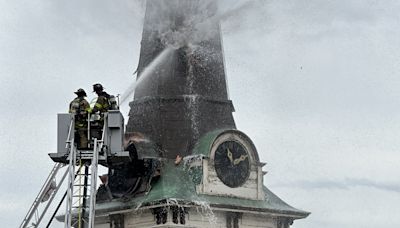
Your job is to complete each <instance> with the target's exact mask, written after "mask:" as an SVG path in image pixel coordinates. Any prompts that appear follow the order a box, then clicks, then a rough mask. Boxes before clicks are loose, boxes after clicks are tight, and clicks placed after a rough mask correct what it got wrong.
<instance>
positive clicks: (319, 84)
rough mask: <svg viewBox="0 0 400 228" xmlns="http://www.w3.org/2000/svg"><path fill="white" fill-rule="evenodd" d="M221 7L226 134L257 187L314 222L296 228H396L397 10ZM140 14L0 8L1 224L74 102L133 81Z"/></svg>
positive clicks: (31, 191)
mask: <svg viewBox="0 0 400 228" xmlns="http://www.w3.org/2000/svg"><path fill="white" fill-rule="evenodd" d="M233 9H238V10H233ZM221 10H222V11H229V10H233V12H232V13H231V14H229V16H228V17H225V18H224V20H223V22H222V29H223V44H224V51H225V62H226V71H227V80H228V85H229V94H230V98H231V99H232V100H233V103H234V106H235V109H236V113H235V114H234V116H235V120H236V124H237V126H238V128H239V129H240V130H242V131H243V132H245V133H247V134H248V135H249V136H250V137H251V138H252V139H253V141H254V143H255V145H256V147H257V149H258V152H259V154H260V159H261V160H262V161H264V162H267V166H266V167H264V169H265V170H266V171H268V174H267V175H266V177H265V184H266V186H267V187H269V188H270V189H271V190H272V191H273V192H274V193H276V194H277V195H278V196H280V197H281V198H282V199H283V200H285V201H286V202H288V203H289V204H291V205H292V206H294V207H296V208H299V209H303V210H306V211H310V212H312V214H311V215H310V216H309V217H308V218H307V219H304V220H299V221H295V223H294V225H293V227H295V228H321V227H324V228H338V227H340V228H355V227H360V228H377V227H400V217H399V215H400V171H399V167H400V153H399V148H400V140H399V136H400V99H399V98H400V96H399V95H400V73H399V72H400V30H399V28H400V14H399V12H400V1H398V0H385V1H378V0H335V1H333V0H324V1H323V0H252V1H251V0H250V1H245V0H240V1H235V2H234V3H233V2H232V1H230V0H224V1H223V2H222V5H221ZM143 16H144V5H143V2H142V1H139V0H120V1H105V0H87V1H77V0H70V1H44V0H41V1H39V0H37V1H28V0H18V1H7V0H0V97H1V99H0V106H1V112H0V145H1V150H0V156H1V159H0V167H1V168H0V170H1V172H0V179H1V180H2V183H3V184H2V185H1V186H2V187H1V188H0V221H2V227H17V226H18V225H19V224H20V222H21V221H22V218H23V216H24V215H25V214H26V212H27V210H28V208H29V206H30V204H31V203H32V201H33V199H34V197H35V196H36V194H37V192H38V191H39V189H40V187H41V185H42V184H43V181H44V179H45V178H46V176H47V175H48V172H49V171H50V169H51V167H52V166H53V162H52V161H51V160H50V158H49V157H48V156H47V153H50V152H55V151H56V114H57V113H60V112H66V111H67V108H68V103H69V102H70V101H71V100H72V99H73V98H74V94H73V91H75V90H76V89H77V88H80V87H83V88H84V89H86V91H87V92H88V94H89V98H90V99H92V98H94V94H92V93H90V92H91V85H92V84H94V83H97V82H100V83H102V84H103V85H104V86H105V87H106V90H107V91H108V92H109V93H111V94H118V93H123V92H124V91H125V90H126V89H127V88H128V87H129V84H130V83H131V82H133V81H134V79H135V78H134V76H133V75H132V73H133V72H134V71H135V69H136V67H137V63H138V57H139V50H140V39H141V29H142V23H143ZM123 111H124V112H125V113H126V112H127V111H128V109H127V108H126V107H124V109H123Z"/></svg>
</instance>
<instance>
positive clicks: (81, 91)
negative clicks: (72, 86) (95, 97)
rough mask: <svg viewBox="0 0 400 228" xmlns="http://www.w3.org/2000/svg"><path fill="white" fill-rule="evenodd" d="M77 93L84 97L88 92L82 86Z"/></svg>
mask: <svg viewBox="0 0 400 228" xmlns="http://www.w3.org/2000/svg"><path fill="white" fill-rule="evenodd" d="M74 93H75V94H76V95H78V96H80V95H81V96H84V97H86V92H85V90H84V89H82V88H80V89H78V90H77V91H76V92H74Z"/></svg>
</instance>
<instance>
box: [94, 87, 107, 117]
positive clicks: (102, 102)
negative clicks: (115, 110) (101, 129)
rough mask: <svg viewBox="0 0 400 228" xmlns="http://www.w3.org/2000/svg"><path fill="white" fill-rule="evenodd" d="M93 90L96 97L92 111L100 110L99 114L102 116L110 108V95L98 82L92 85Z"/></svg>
mask: <svg viewBox="0 0 400 228" xmlns="http://www.w3.org/2000/svg"><path fill="white" fill-rule="evenodd" d="M93 92H96V94H97V96H98V97H97V101H96V104H94V107H93V110H92V112H93V113H96V112H100V115H101V116H103V115H104V113H105V112H107V111H108V110H109V109H110V95H109V94H108V93H106V92H104V88H103V86H102V85H101V84H99V83H96V84H94V85H93Z"/></svg>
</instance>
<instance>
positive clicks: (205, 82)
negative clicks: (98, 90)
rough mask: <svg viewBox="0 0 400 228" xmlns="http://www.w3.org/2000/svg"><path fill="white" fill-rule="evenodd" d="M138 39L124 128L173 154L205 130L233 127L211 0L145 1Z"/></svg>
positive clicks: (183, 152) (186, 151)
mask: <svg viewBox="0 0 400 228" xmlns="http://www.w3.org/2000/svg"><path fill="white" fill-rule="evenodd" d="M141 44H142V46H141V52H140V60H139V67H138V79H137V87H136V91H135V96H134V101H133V102H131V103H130V107H131V110H130V113H129V117H130V118H129V121H128V125H127V132H139V133H141V134H142V135H144V136H145V137H146V138H147V139H149V140H151V141H153V142H155V143H157V144H158V145H159V146H160V147H161V149H162V150H163V151H164V155H163V156H164V157H169V158H174V157H175V156H176V155H177V154H180V155H183V156H186V155H189V154H191V150H192V148H193V146H194V144H195V143H196V142H197V140H198V139H199V137H200V136H202V135H204V134H205V133H207V132H210V131H213V130H217V129H225V128H229V129H234V128H235V123H234V120H233V116H232V112H233V111H234V110H233V105H232V102H231V101H230V100H229V99H228V94H227V85H226V78H225V69H224V59H223V51H222V41H221V35H220V26H219V20H218V11H217V3H216V1H211V0H208V1H204V0H201V1H200V0H148V1H147V6H146V15H145V21H144V27H143V35H142V42H141Z"/></svg>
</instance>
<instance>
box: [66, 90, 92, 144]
mask: <svg viewBox="0 0 400 228" xmlns="http://www.w3.org/2000/svg"><path fill="white" fill-rule="evenodd" d="M74 93H75V94H76V95H77V97H76V98H75V99H74V100H73V101H72V102H71V103H70V104H69V113H72V114H74V117H75V141H76V144H77V146H78V149H85V148H87V147H88V138H87V134H88V131H87V128H88V112H89V111H90V105H89V103H88V102H87V100H86V99H85V97H86V92H85V90H83V89H78V90H77V91H76V92H74Z"/></svg>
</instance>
